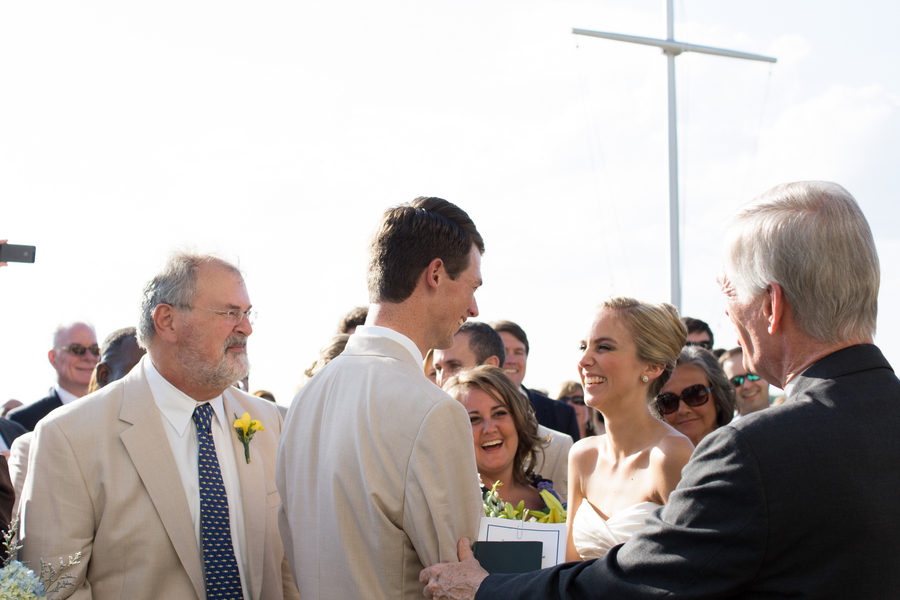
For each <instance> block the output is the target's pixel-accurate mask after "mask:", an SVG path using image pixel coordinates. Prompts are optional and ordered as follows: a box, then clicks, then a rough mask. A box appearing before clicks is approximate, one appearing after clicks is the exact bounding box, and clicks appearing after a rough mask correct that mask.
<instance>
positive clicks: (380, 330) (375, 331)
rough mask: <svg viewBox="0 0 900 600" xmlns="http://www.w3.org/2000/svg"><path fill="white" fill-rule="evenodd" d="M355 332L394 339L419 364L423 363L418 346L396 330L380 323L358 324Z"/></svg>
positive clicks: (423, 359)
mask: <svg viewBox="0 0 900 600" xmlns="http://www.w3.org/2000/svg"><path fill="white" fill-rule="evenodd" d="M357 333H361V334H364V335H377V336H379V337H386V338H388V339H389V340H394V341H395V342H397V343H398V344H400V345H401V346H403V347H404V348H406V349H407V350H408V351H409V353H410V354H412V357H413V358H414V359H416V361H417V362H418V363H419V364H420V365H422V364H424V363H425V358H424V357H423V356H422V352H421V351H420V350H419V347H418V346H416V345H415V344H414V343H413V341H412V340H411V339H409V338H408V337H406V336H405V335H403V334H402V333H400V332H398V331H394V330H393V329H389V328H387V327H381V326H380V325H360V326H359V327H357V328H356V331H355V332H354V335H355V334H357ZM423 368H424V367H423Z"/></svg>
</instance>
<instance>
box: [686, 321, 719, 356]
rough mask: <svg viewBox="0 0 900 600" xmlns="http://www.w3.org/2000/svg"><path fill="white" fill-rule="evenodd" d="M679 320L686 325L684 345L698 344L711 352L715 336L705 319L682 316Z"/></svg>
mask: <svg viewBox="0 0 900 600" xmlns="http://www.w3.org/2000/svg"><path fill="white" fill-rule="evenodd" d="M681 322H682V323H684V326H685V327H687V332H688V333H687V341H686V342H685V344H684V345H685V346H700V347H701V348H706V349H707V350H709V351H710V352H712V349H713V344H714V343H715V342H714V340H715V338H714V337H713V332H712V329H710V328H709V325H708V324H707V323H706V321H701V320H700V319H695V318H693V317H682V318H681Z"/></svg>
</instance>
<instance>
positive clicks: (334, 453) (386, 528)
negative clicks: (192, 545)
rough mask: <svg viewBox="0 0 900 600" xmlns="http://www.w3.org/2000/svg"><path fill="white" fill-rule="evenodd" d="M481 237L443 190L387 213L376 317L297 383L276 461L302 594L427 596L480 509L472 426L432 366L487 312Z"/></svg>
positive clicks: (372, 249)
mask: <svg viewBox="0 0 900 600" xmlns="http://www.w3.org/2000/svg"><path fill="white" fill-rule="evenodd" d="M483 252H484V242H483V241H482V238H481V235H480V234H479V233H478V231H477V229H476V228H475V224H474V223H473V222H472V220H471V219H470V218H469V216H468V215H467V214H466V213H465V212H464V211H462V210H461V209H460V208H459V207H457V206H455V205H453V204H451V203H449V202H447V201H446V200H442V199H440V198H417V199H416V200H414V201H413V202H411V203H409V204H403V205H400V206H397V207H395V208H392V209H389V210H388V211H387V212H385V214H384V216H383V217H382V220H381V223H380V224H379V226H378V228H377V230H376V232H375V234H374V236H373V237H372V240H371V242H370V245H369V269H368V288H369V300H370V302H371V304H370V305H369V313H368V317H367V318H366V324H365V325H362V326H359V327H357V329H356V333H354V334H353V335H352V336H350V339H349V340H348V341H347V346H346V348H345V349H344V351H343V353H342V354H341V355H340V356H338V357H337V358H335V359H334V360H332V361H331V362H329V363H328V364H327V365H326V366H325V367H324V368H323V369H322V370H321V371H319V372H317V373H316V374H315V375H314V376H313V377H312V378H311V379H310V380H309V382H308V383H307V384H306V385H304V386H303V388H301V390H300V392H299V393H298V394H297V397H296V398H295V400H294V405H293V407H292V409H291V411H290V413H289V414H288V419H287V423H286V425H285V431H284V435H283V436H282V439H281V444H280V447H279V456H278V466H277V482H278V491H279V492H280V494H281V509H280V511H279V525H280V527H281V535H282V538H283V539H284V543H285V549H286V551H287V554H288V557H289V559H290V563H291V566H292V570H293V573H294V574H295V578H296V579H297V581H298V583H299V585H300V594H301V596H302V597H303V598H304V600H313V599H323V598H335V599H339V600H345V599H347V598H371V599H376V600H378V599H385V600H386V599H391V600H395V599H398V598H409V599H413V598H421V596H422V588H423V585H422V584H421V583H420V582H419V580H418V572H419V569H421V568H422V567H424V566H426V565H431V564H434V563H437V562H440V561H447V560H455V557H456V541H457V539H459V537H462V536H474V535H475V534H477V532H478V522H479V519H480V517H481V516H482V515H483V514H484V512H483V508H482V503H481V498H480V494H479V488H478V484H477V481H476V473H477V471H476V468H475V451H474V448H473V447H472V428H471V425H470V424H469V418H468V416H467V415H466V411H465V409H464V408H463V407H462V405H461V404H460V403H459V402H457V401H456V400H454V399H453V398H452V397H451V396H449V395H448V394H447V393H446V392H444V391H443V390H442V389H440V388H439V387H437V386H435V385H432V383H431V382H429V381H428V379H427V378H426V377H425V373H424V372H423V368H422V364H423V355H424V354H425V352H427V351H428V349H429V348H448V347H450V346H451V345H452V344H453V334H455V333H456V331H457V329H459V326H460V324H462V323H464V322H465V321H466V320H467V319H469V318H472V317H476V316H478V305H477V303H476V302H475V290H477V289H478V288H479V287H480V286H481V255H482V253H483Z"/></svg>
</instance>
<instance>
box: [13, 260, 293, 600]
mask: <svg viewBox="0 0 900 600" xmlns="http://www.w3.org/2000/svg"><path fill="white" fill-rule="evenodd" d="M142 298H143V301H142V305H141V317H140V325H139V327H138V336H139V341H140V344H141V346H142V347H144V348H145V349H146V350H147V356H145V357H144V358H143V359H142V360H141V362H140V364H139V365H138V366H137V367H135V368H134V369H132V370H131V372H130V373H129V374H128V375H127V376H126V377H125V378H124V379H121V380H119V381H117V382H115V383H113V384H110V385H108V386H106V387H104V388H103V389H102V390H100V391H98V392H96V393H95V394H92V395H91V396H89V397H88V398H85V399H84V400H81V401H79V402H75V403H72V404H70V405H68V406H65V407H64V408H62V409H59V410H57V411H56V412H55V413H53V414H52V415H50V416H48V417H47V418H46V419H44V420H43V421H42V422H41V424H40V425H39V426H38V428H37V430H36V431H35V438H34V442H33V445H32V448H31V466H30V468H29V470H28V475H27V477H26V480H25V488H24V491H23V494H22V502H21V506H20V512H21V515H22V529H21V532H22V543H23V548H22V551H21V556H22V558H23V559H25V560H27V561H30V562H31V564H33V565H35V564H40V559H41V558H44V559H51V560H52V559H55V557H58V556H69V555H73V554H75V553H76V552H81V553H82V559H81V563H80V564H79V565H77V566H75V567H72V568H70V569H69V572H70V573H72V574H73V575H75V579H74V580H73V583H74V584H75V586H74V587H73V588H67V589H66V590H65V591H64V592H63V595H64V596H66V595H68V594H70V593H71V594H72V595H73V597H79V598H80V597H84V598H88V597H90V598H93V599H94V600H104V599H107V598H121V597H122V596H123V594H124V595H125V596H127V597H128V598H130V599H137V600H140V599H143V598H145V599H147V600H150V599H157V598H195V597H196V598H219V597H221V598H252V599H254V600H260V599H263V598H265V599H269V598H272V599H276V600H279V599H281V598H285V597H288V598H299V596H298V594H297V590H296V588H295V587H294V584H293V582H292V580H291V576H290V573H289V572H288V569H287V564H286V562H285V558H284V549H283V547H282V543H281V539H280V537H279V535H278V525H277V522H276V519H277V513H276V511H275V510H274V507H275V506H277V504H278V494H277V491H276V489H275V481H274V471H275V453H276V449H277V444H278V435H279V432H280V430H281V416H280V414H279V413H278V410H277V409H276V408H275V407H274V406H272V405H271V403H269V402H266V401H264V400H261V399H259V398H256V397H254V396H250V395H249V394H245V393H243V392H241V391H239V390H238V389H237V388H235V387H233V386H232V384H233V383H234V382H235V381H237V380H239V379H241V378H243V377H244V376H245V375H246V374H247V371H248V370H249V362H248V358H247V338H248V336H250V334H251V333H252V332H253V328H252V325H251V320H252V319H253V316H252V312H251V310H250V309H251V305H250V298H249V296H248V294H247V289H246V287H245V286H244V280H243V277H242V275H241V272H240V271H239V270H238V269H237V267H235V266H234V265H232V264H230V263H228V262H226V261H224V260H222V259H219V258H216V257H214V256H209V255H199V254H191V253H184V252H182V253H177V254H175V255H173V256H172V257H171V258H170V259H169V261H168V263H167V264H166V265H165V267H164V268H163V270H162V271H161V272H160V273H159V274H157V275H156V276H155V277H154V278H153V279H151V280H150V282H148V283H147V285H146V287H145V288H144V293H143V294H142ZM244 413H248V414H249V416H250V417H251V418H252V419H253V420H254V421H255V422H256V423H255V424H256V425H261V426H258V427H256V433H255V434H253V436H252V438H251V440H250V441H249V443H247V444H246V445H245V444H242V441H241V440H240V439H239V437H238V433H237V432H236V430H235V425H234V421H235V419H234V415H238V416H241V415H243V414H244ZM248 427H251V428H253V424H252V423H248ZM201 532H202V534H201Z"/></svg>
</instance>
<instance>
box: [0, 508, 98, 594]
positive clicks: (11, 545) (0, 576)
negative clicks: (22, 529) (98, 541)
mask: <svg viewBox="0 0 900 600" xmlns="http://www.w3.org/2000/svg"><path fill="white" fill-rule="evenodd" d="M18 530H19V517H16V518H14V519H13V520H12V523H10V524H9V531H7V532H6V533H5V534H4V536H3V547H4V548H6V560H4V561H3V568H2V569H0V598H2V599H3V600H37V599H38V598H46V595H47V594H48V593H50V594H54V593H56V592H59V591H60V590H62V589H64V588H67V587H71V586H73V585H75V584H74V583H72V581H71V580H72V579H75V576H74V575H72V574H71V573H66V570H67V569H68V568H69V567H71V566H73V565H77V564H79V563H80V562H81V552H79V553H78V554H76V555H75V556H74V557H72V556H70V557H69V562H68V564H67V563H64V562H63V559H62V558H60V559H59V571H56V570H55V569H54V568H53V565H51V564H50V563H45V562H44V560H43V559H41V574H40V575H35V574H34V571H32V570H31V569H29V568H28V567H26V566H25V563H22V562H20V561H19V560H18V555H19V548H21V547H22V546H21V544H19V543H18V540H16V536H17V532H18Z"/></svg>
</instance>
